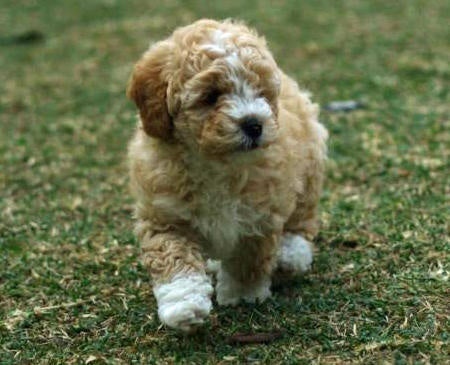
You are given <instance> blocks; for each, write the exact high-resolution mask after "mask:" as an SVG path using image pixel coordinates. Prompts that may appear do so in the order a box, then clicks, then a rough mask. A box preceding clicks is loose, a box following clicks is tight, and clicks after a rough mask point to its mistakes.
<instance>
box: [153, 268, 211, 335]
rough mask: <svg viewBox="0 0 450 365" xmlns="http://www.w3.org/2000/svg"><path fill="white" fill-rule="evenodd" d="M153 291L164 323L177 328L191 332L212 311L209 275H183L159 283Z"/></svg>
mask: <svg viewBox="0 0 450 365" xmlns="http://www.w3.org/2000/svg"><path fill="white" fill-rule="evenodd" d="M153 292H154V294H155V297H156V301H157V303H158V315H159V318H160V320H161V322H163V323H164V324H165V325H167V326H169V327H172V328H175V329H179V330H182V331H185V332H190V331H192V330H193V329H195V328H196V327H197V326H199V325H201V324H202V323H203V321H204V320H205V319H206V317H208V315H209V312H210V311H211V307H212V302H211V295H212V293H213V287H212V285H211V281H210V279H209V278H208V277H207V276H206V275H201V274H180V275H177V276H175V277H174V278H173V279H172V281H170V282H169V283H164V284H160V285H156V286H155V287H154V288H153Z"/></svg>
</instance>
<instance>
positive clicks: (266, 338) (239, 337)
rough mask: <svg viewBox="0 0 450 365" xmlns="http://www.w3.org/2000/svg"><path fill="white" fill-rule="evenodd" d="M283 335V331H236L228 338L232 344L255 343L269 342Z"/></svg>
mask: <svg viewBox="0 0 450 365" xmlns="http://www.w3.org/2000/svg"><path fill="white" fill-rule="evenodd" d="M282 336H283V332H282V331H273V332H260V333H236V334H234V335H231V336H230V337H229V338H228V342H229V343H232V344H244V345H245V344H255V343H269V342H272V341H275V340H277V339H279V338H280V337H282Z"/></svg>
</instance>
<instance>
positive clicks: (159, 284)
mask: <svg viewBox="0 0 450 365" xmlns="http://www.w3.org/2000/svg"><path fill="white" fill-rule="evenodd" d="M142 262H143V264H144V266H145V267H146V268H147V270H148V271H149V273H150V275H151V276H152V279H153V285H154V286H153V293H154V295H155V298H156V301H157V303H158V315H159V318H160V320H161V322H163V323H164V324H166V325H167V326H169V327H172V328H175V329H180V330H182V331H191V330H192V329H194V328H195V327H196V326H198V325H199V324H201V323H203V321H204V319H205V318H206V317H207V316H208V314H209V312H210V311H211V307H212V303H211V295H212V293H213V287H212V285H211V281H210V279H209V277H208V276H207V275H206V273H205V262H204V260H203V257H202V255H201V254H200V247H199V246H198V244H196V243H195V242H193V241H192V240H190V239H188V238H186V237H184V236H182V235H180V234H177V233H173V232H171V233H157V234H154V235H151V234H150V233H146V234H145V235H144V236H143V237H142Z"/></svg>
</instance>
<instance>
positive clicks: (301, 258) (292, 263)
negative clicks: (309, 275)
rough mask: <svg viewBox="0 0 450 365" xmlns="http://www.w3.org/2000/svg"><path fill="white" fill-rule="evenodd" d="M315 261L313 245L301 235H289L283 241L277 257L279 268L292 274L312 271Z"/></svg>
mask: <svg viewBox="0 0 450 365" xmlns="http://www.w3.org/2000/svg"><path fill="white" fill-rule="evenodd" d="M312 261H313V250H312V244H311V243H310V242H309V241H307V240H306V239H304V238H303V237H302V236H300V235H294V234H290V233H287V234H285V235H284V236H283V238H282V239H281V245H280V249H279V251H278V257H277V266H278V267H277V268H278V269H279V270H281V271H283V272H290V273H292V274H299V273H304V272H306V271H308V270H310V269H311V264H312Z"/></svg>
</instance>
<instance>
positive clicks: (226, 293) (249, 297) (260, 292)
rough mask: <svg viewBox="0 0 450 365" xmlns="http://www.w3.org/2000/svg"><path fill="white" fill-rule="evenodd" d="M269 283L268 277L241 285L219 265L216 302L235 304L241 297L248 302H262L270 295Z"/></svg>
mask: <svg viewBox="0 0 450 365" xmlns="http://www.w3.org/2000/svg"><path fill="white" fill-rule="evenodd" d="M270 284H271V283H270V278H264V279H262V280H260V281H259V282H257V283H254V284H252V286H248V285H243V284H242V283H240V282H238V281H236V280H235V279H233V277H232V276H231V275H230V274H228V273H227V272H226V271H225V270H223V269H222V268H221V267H220V269H219V271H218V273H217V284H216V298H217V303H219V305H236V304H238V302H239V301H240V300H241V299H242V300H244V301H245V302H249V303H254V302H256V301H257V300H258V301H259V302H263V301H264V300H266V299H267V298H269V297H270V295H271V292H270Z"/></svg>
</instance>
